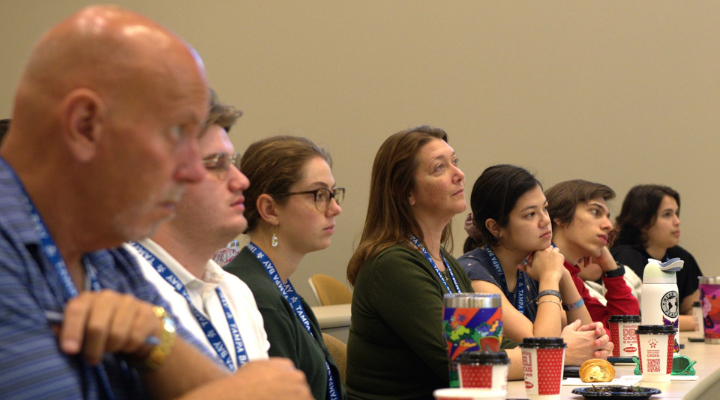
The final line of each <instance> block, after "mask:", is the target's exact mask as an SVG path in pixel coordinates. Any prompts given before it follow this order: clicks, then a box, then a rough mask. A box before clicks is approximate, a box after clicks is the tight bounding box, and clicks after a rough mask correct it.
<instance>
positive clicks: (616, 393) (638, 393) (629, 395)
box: [572, 386, 661, 400]
mask: <svg viewBox="0 0 720 400" xmlns="http://www.w3.org/2000/svg"><path fill="white" fill-rule="evenodd" d="M572 392H573V394H579V395H581V396H583V397H585V398H586V399H594V398H602V399H606V400H624V399H633V400H636V399H647V398H649V397H650V396H652V395H654V394H659V393H661V392H660V390H658V389H653V388H646V387H639V386H602V387H583V388H576V389H573V390H572Z"/></svg>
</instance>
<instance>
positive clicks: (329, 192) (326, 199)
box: [279, 187, 345, 212]
mask: <svg viewBox="0 0 720 400" xmlns="http://www.w3.org/2000/svg"><path fill="white" fill-rule="evenodd" d="M294 194H312V195H313V196H315V208H317V210H318V211H320V212H325V211H327V209H328V206H329V205H330V200H332V199H335V202H336V203H337V205H340V204H342V202H343V200H344V199H345V188H344V187H339V188H335V189H328V188H319V189H315V190H306V191H304V192H288V193H283V194H281V195H279V196H291V195H294Z"/></svg>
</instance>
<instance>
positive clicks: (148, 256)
mask: <svg viewBox="0 0 720 400" xmlns="http://www.w3.org/2000/svg"><path fill="white" fill-rule="evenodd" d="M130 245H132V246H133V247H134V248H135V250H137V251H138V253H140V254H141V255H142V256H143V258H145V260H146V261H147V262H148V263H150V265H152V267H153V268H155V270H156V271H157V272H158V274H160V276H161V277H162V278H163V279H165V281H166V282H167V283H169V284H170V286H172V287H173V288H174V289H175V291H176V292H178V293H179V294H181V295H182V297H184V298H185V300H187V303H188V305H189V306H190V310H191V311H192V313H193V315H194V316H195V319H196V320H197V322H198V324H199V325H200V327H201V328H202V330H203V332H205V336H206V337H207V339H208V341H209V342H210V345H211V346H212V348H213V349H214V350H215V352H216V353H217V355H218V356H219V357H220V359H221V360H223V362H224V363H225V365H226V366H227V368H228V369H229V370H230V371H231V372H235V370H236V367H235V363H234V362H233V360H232V356H230V352H229V351H228V350H227V347H225V343H223V341H222V338H221V337H220V334H218V332H217V330H216V329H215V327H214V326H213V324H212V322H211V321H210V320H209V319H208V318H207V317H205V316H204V315H203V314H202V313H201V312H200V310H198V309H197V307H195V305H194V304H193V303H192V300H190V294H189V293H188V291H187V289H186V288H185V285H183V283H182V282H181V281H180V279H178V277H177V276H176V275H175V274H174V273H173V272H172V271H171V270H170V268H168V266H167V265H165V263H163V262H162V261H160V259H159V258H157V257H156V256H155V255H154V254H153V253H152V252H151V251H150V250H148V249H147V248H146V247H145V246H143V245H141V244H140V243H137V242H131V243H130ZM215 292H216V293H217V295H218V298H220V303H221V304H222V307H223V311H224V312H225V318H227V322H228V326H229V327H230V333H231V334H232V338H233V342H235V354H236V356H237V363H238V366H242V365H243V364H245V363H246V362H247V361H248V356H247V351H246V350H245V344H244V343H243V340H242V337H241V336H240V330H239V329H238V326H237V323H236V322H235V317H234V316H233V313H232V311H231V310H230V306H229V305H228V302H227V300H226V299H225V295H223V293H222V291H221V290H220V288H219V287H216V288H215Z"/></svg>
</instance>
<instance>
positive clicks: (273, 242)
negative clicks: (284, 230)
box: [270, 233, 278, 247]
mask: <svg viewBox="0 0 720 400" xmlns="http://www.w3.org/2000/svg"><path fill="white" fill-rule="evenodd" d="M270 245H271V246H272V247H277V245H278V238H277V235H276V234H274V233H273V234H272V239H270Z"/></svg>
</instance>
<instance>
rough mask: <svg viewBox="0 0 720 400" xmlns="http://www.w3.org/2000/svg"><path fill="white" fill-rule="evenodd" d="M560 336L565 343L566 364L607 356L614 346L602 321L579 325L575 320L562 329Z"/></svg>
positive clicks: (579, 363) (580, 362) (576, 363)
mask: <svg viewBox="0 0 720 400" xmlns="http://www.w3.org/2000/svg"><path fill="white" fill-rule="evenodd" d="M562 338H563V339H564V340H565V343H567V349H566V350H565V364H566V365H581V364H582V363H583V362H584V361H585V360H587V359H590V358H603V359H605V358H608V356H609V355H611V354H612V351H613V348H614V347H615V346H614V345H613V343H612V342H611V341H610V337H609V336H608V335H607V332H606V331H605V328H603V324H602V322H594V323H592V324H589V325H583V326H581V322H580V320H577V321H575V322H573V323H572V324H570V325H568V326H566V327H565V329H563V331H562Z"/></svg>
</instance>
